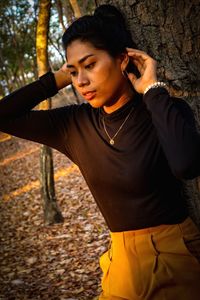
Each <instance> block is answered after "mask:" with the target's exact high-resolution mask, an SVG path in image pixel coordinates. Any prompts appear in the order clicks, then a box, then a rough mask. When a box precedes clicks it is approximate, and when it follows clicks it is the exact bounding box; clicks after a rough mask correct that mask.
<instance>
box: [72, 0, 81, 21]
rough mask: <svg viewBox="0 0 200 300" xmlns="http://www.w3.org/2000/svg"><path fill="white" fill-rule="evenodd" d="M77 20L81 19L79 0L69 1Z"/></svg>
mask: <svg viewBox="0 0 200 300" xmlns="http://www.w3.org/2000/svg"><path fill="white" fill-rule="evenodd" d="M69 2H70V4H71V7H72V9H73V12H74V16H75V18H76V19H78V18H80V17H81V15H82V14H81V9H80V6H79V4H78V1H77V0H69Z"/></svg>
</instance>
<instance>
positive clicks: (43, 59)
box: [36, 0, 63, 224]
mask: <svg viewBox="0 0 200 300" xmlns="http://www.w3.org/2000/svg"><path fill="white" fill-rule="evenodd" d="M50 8H51V0H40V1H39V14H38V24H37V34H36V52H37V65H38V75H39V76H42V75H44V74H45V73H46V72H48V71H49V62H48V50H47V49H48V32H49V20H50ZM50 108H51V102H50V100H45V101H43V102H42V103H41V104H40V105H39V109H50ZM40 157H41V160H40V166H41V193H42V198H43V201H44V218H45V223H46V224H52V223H58V222H62V221H63V217H62V214H61V212H60V210H59V209H58V206H57V203H56V196H55V189H54V176H53V159H52V150H51V148H50V147H47V146H45V145H42V146H41V154H40Z"/></svg>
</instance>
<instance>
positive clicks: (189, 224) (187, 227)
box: [110, 217, 198, 239]
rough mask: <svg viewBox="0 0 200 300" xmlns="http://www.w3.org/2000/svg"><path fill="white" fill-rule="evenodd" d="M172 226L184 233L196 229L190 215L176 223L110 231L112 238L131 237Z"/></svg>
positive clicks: (157, 231) (160, 230)
mask: <svg viewBox="0 0 200 300" xmlns="http://www.w3.org/2000/svg"><path fill="white" fill-rule="evenodd" d="M174 227H177V228H178V229H179V230H180V231H182V232H184V233H187V232H188V233H189V232H191V230H198V229H197V227H196V225H195V224H194V222H193V221H192V219H191V218H190V217H187V218H186V219H185V220H184V221H183V222H182V223H178V224H162V225H159V226H154V227H148V228H144V229H137V230H128V231H121V232H112V231H111V232H110V235H111V238H112V239H117V237H120V236H122V235H123V236H124V237H127V238H129V237H133V236H140V235H145V234H151V233H159V232H162V231H164V230H166V229H169V230H170V229H172V228H174Z"/></svg>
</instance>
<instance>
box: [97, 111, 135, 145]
mask: <svg viewBox="0 0 200 300" xmlns="http://www.w3.org/2000/svg"><path fill="white" fill-rule="evenodd" d="M133 110H134V106H133V107H132V108H131V110H130V112H129V114H128V115H127V116H126V118H125V120H124V121H123V123H122V124H121V126H120V127H119V129H118V130H117V132H116V133H115V134H114V135H113V137H111V136H110V135H109V133H108V131H107V129H106V125H105V120H104V116H103V118H102V123H103V128H104V131H105V133H106V135H107V136H108V138H109V140H110V144H111V145H114V143H115V141H114V139H115V138H116V136H117V135H118V133H119V132H120V130H121V129H122V127H123V126H124V124H125V123H126V121H127V120H128V118H129V117H130V115H131V113H132V111H133Z"/></svg>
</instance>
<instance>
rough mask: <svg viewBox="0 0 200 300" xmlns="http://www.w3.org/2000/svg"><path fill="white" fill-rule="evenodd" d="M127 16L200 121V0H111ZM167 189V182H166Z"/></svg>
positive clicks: (196, 201) (197, 198)
mask: <svg viewBox="0 0 200 300" xmlns="http://www.w3.org/2000/svg"><path fill="white" fill-rule="evenodd" d="M96 2H97V5H100V4H113V5H115V6H117V7H119V8H120V9H121V10H122V12H123V13H124V15H125V16H126V18H127V23H128V25H129V27H130V30H131V32H132V36H133V39H134V41H135V42H136V44H137V45H138V48H139V49H142V50H144V51H147V52H148V53H149V54H150V55H152V56H153V57H154V58H155V59H156V60H157V61H158V67H159V68H158V73H159V78H160V79H161V80H164V81H167V82H168V84H169V87H170V93H171V94H172V95H175V96H180V97H183V98H184V99H185V100H186V101H188V102H189V103H190V104H191V106H192V108H193V110H194V112H195V115H196V119H197V121H198V122H199V121H200V102H199V101H198V100H199V95H200V92H199V90H200V72H199V69H200V27H199V19H200V3H199V1H198V0H192V1H191V0H182V1H178V0H168V1H165V0H158V1H154V0H139V1H138V0H123V1H122V0H121V1H120V0H107V1H101V0H98V1H96ZM166 188H167V182H166ZM199 191H200V178H197V179H195V180H192V181H187V183H186V192H187V196H188V205H189V209H190V214H191V217H192V218H193V219H194V221H195V222H196V223H197V225H198V226H199V227H200V193H199Z"/></svg>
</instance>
